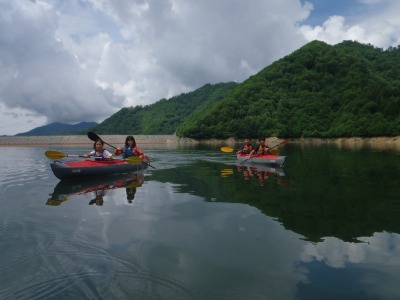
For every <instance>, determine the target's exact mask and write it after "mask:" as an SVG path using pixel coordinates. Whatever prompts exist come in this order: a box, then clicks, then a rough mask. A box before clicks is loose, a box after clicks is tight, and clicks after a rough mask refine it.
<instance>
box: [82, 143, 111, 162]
mask: <svg viewBox="0 0 400 300" xmlns="http://www.w3.org/2000/svg"><path fill="white" fill-rule="evenodd" d="M93 149H94V150H93V151H91V152H89V153H87V154H84V155H83V157H86V158H88V157H94V158H95V160H111V159H112V153H110V152H109V151H107V150H106V149H104V142H103V141H102V140H101V139H98V140H96V141H95V142H94V145H93Z"/></svg>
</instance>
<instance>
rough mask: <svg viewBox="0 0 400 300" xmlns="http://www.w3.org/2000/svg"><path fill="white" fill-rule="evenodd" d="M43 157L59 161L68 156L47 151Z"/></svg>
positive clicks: (55, 151) (54, 151)
mask: <svg viewBox="0 0 400 300" xmlns="http://www.w3.org/2000/svg"><path fill="white" fill-rule="evenodd" d="M44 155H46V157H47V158H50V159H60V158H64V157H67V156H68V154H65V153H63V152H60V151H57V150H47V151H46V152H45V153H44Z"/></svg>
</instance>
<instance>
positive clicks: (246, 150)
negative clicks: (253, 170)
mask: <svg viewBox="0 0 400 300" xmlns="http://www.w3.org/2000/svg"><path fill="white" fill-rule="evenodd" d="M251 151H253V145H252V144H251V142H250V139H248V138H245V139H244V142H243V145H242V146H241V147H240V148H239V151H238V152H236V154H250V153H251Z"/></svg>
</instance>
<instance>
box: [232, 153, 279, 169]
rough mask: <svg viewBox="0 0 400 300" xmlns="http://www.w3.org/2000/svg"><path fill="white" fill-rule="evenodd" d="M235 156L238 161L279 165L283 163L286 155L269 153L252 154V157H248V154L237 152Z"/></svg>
mask: <svg viewBox="0 0 400 300" xmlns="http://www.w3.org/2000/svg"><path fill="white" fill-rule="evenodd" d="M236 157H237V160H238V162H239V163H246V164H250V165H251V164H257V165H260V164H269V165H277V166H281V167H282V166H283V165H284V164H285V160H286V156H279V155H271V154H262V155H254V156H253V157H252V158H249V155H248V154H237V155H236Z"/></svg>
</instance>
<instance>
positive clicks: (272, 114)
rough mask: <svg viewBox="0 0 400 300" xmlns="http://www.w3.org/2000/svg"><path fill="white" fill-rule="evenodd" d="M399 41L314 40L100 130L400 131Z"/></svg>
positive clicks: (205, 133)
mask: <svg viewBox="0 0 400 300" xmlns="http://www.w3.org/2000/svg"><path fill="white" fill-rule="evenodd" d="M399 62H400V47H396V48H394V47H391V48H389V49H387V50H383V49H380V48H376V47H374V46H372V45H369V44H368V45H365V44H360V43H358V42H353V41H344V42H342V43H339V44H337V45H334V46H331V45H328V44H326V43H323V42H320V41H313V42H311V43H308V44H307V45H305V46H303V47H302V48H300V49H299V50H297V51H295V52H293V53H292V54H290V55H288V56H286V57H284V58H282V59H280V60H278V61H276V62H274V63H273V64H271V65H270V66H268V67H266V68H265V69H263V70H261V71H260V72H259V73H258V74H255V75H253V76H251V77H250V78H248V79H247V80H245V81H244V82H243V83H241V84H237V83H233V82H230V83H221V84H216V85H211V84H207V85H205V86H203V87H201V88H199V89H197V90H195V91H193V92H191V93H185V94H181V95H179V96H176V97H173V98H171V99H161V100H159V101H157V102H156V103H154V104H152V105H148V106H137V107H134V108H133V107H129V108H123V109H121V110H120V111H119V112H117V113H116V114H114V115H112V116H111V117H110V118H108V119H107V120H105V121H104V122H102V123H101V124H99V125H97V126H96V127H94V128H93V130H95V131H97V132H98V133H103V134H106V133H108V134H128V133H129V134H173V133H175V132H176V134H177V135H178V136H184V137H191V138H196V139H208V138H228V137H237V138H241V137H244V136H249V137H251V138H257V137H259V136H280V137H293V138H296V137H323V138H324V137H325V138H327V137H349V136H361V137H371V136H395V135H399V134H400V64H399Z"/></svg>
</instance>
